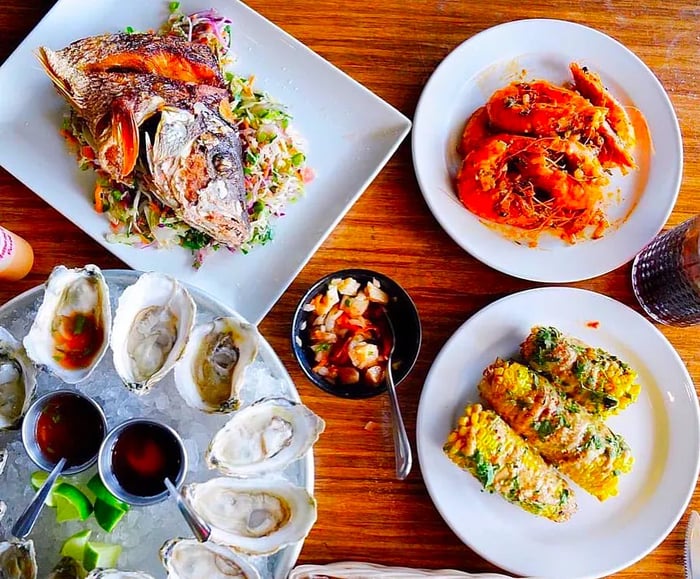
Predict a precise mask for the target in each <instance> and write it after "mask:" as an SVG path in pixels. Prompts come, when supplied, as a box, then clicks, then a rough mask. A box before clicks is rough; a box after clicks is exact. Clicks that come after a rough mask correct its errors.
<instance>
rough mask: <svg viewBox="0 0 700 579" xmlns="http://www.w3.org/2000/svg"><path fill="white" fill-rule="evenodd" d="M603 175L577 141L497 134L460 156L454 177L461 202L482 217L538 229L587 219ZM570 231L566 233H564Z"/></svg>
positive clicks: (581, 223)
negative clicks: (584, 213)
mask: <svg viewBox="0 0 700 579" xmlns="http://www.w3.org/2000/svg"><path fill="white" fill-rule="evenodd" d="M604 183H607V178H606V176H605V173H604V171H603V168H602V167H601V165H600V163H599V162H598V160H597V158H596V156H595V151H593V150H591V149H589V148H588V147H585V146H584V145H583V144H581V143H580V142H578V141H574V140H571V139H569V140H563V139H560V138H556V137H555V138H542V139H535V138H532V137H524V136H518V135H495V136H493V137H490V138H488V139H486V140H484V141H483V142H482V143H481V144H480V145H478V146H477V147H476V148H475V149H473V150H472V151H471V152H470V153H469V154H468V155H467V156H466V158H465V159H464V162H463V163H462V166H461V168H460V171H459V174H458V176H457V189H458V193H459V198H460V200H461V201H462V203H463V204H464V205H465V206H466V207H467V209H469V210H470V211H472V212H473V213H475V214H476V215H479V216H480V217H483V218H485V219H489V220H492V221H496V222H498V223H507V224H508V225H512V226H515V227H522V228H525V229H536V228H541V227H549V226H551V225H552V224H553V223H554V222H555V221H556V223H557V224H558V225H561V224H562V223H563V222H572V223H573V221H574V220H576V222H577V223H578V225H577V226H576V227H574V228H573V229H574V230H573V231H572V232H571V233H572V234H575V233H576V232H578V231H580V230H582V229H584V228H585V227H587V225H588V224H589V223H590V220H588V221H581V220H580V219H578V218H579V217H581V216H582V212H595V211H596V209H595V207H596V205H597V203H598V202H599V200H600V198H601V196H602V193H601V192H600V187H601V185H602V184H604ZM567 234H568V232H567Z"/></svg>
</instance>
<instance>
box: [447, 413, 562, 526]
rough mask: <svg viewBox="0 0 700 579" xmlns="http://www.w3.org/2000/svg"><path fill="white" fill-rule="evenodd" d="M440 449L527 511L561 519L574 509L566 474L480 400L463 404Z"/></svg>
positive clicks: (486, 488)
mask: <svg viewBox="0 0 700 579" xmlns="http://www.w3.org/2000/svg"><path fill="white" fill-rule="evenodd" d="M443 449H444V451H445V454H446V455H447V456H448V457H449V459H450V460H451V461H452V462H454V463H455V464H456V465H457V466H459V467H460V468H462V469H464V470H467V471H469V472H470V473H471V474H473V475H474V476H475V477H476V478H477V479H478V480H479V481H480V482H481V484H482V485H483V487H484V489H485V490H487V491H489V492H494V491H496V492H498V493H499V494H500V495H502V496H503V497H504V498H505V499H507V500H508V501H510V502H511V503H514V504H516V505H518V506H520V507H522V508H523V509H525V510H526V511H528V512H530V513H534V514H536V515H540V516H543V517H546V518H548V519H551V520H552V521H557V522H561V521H566V520H567V519H568V518H569V517H570V516H571V515H572V514H573V513H574V512H576V500H575V498H574V493H573V491H572V490H571V488H570V487H569V485H568V484H567V482H566V481H565V480H564V478H563V477H562V476H561V475H560V474H559V473H558V472H557V471H556V470H555V469H554V468H552V467H551V466H549V465H548V464H547V463H546V462H545V461H544V460H543V459H542V457H541V456H540V455H539V454H537V453H536V452H534V451H533V450H532V448H530V446H529V445H528V444H527V443H526V442H525V441H524V440H523V439H522V438H520V437H519V436H518V435H517V434H516V433H515V432H513V429H512V428H510V426H508V425H507V424H506V423H505V422H504V421H503V419H501V417H499V416H498V415H497V414H496V413H495V412H493V411H492V410H484V409H483V408H482V407H481V404H470V405H468V406H467V407H466V408H465V409H464V415H463V416H462V417H460V419H459V420H458V422H457V427H456V428H455V429H454V430H453V431H452V432H451V433H450V434H449V436H448V437H447V442H445V445H444V447H443Z"/></svg>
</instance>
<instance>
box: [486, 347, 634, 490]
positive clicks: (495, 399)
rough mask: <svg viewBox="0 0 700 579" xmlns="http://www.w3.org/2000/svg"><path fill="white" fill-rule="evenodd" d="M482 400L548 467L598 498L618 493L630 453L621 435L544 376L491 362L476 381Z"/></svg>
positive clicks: (515, 365) (629, 463)
mask: <svg viewBox="0 0 700 579" xmlns="http://www.w3.org/2000/svg"><path fill="white" fill-rule="evenodd" d="M479 392H480V393H481V396H482V397H483V398H484V400H485V401H486V402H488V403H489V404H490V405H491V406H492V407H493V408H494V410H495V411H496V412H497V413H498V414H499V415H500V416H501V417H502V418H503V420H505V421H506V422H507V423H508V424H509V425H510V426H511V427H512V428H513V430H515V432H517V433H518V434H519V435H520V436H522V437H523V438H524V439H525V440H526V441H528V442H529V443H530V444H531V445H532V447H533V448H534V449H535V450H536V451H537V452H539V453H540V454H541V455H542V457H543V458H544V459H545V460H546V461H547V462H549V463H550V464H551V465H553V466H555V467H556V468H557V469H559V471H560V472H562V473H563V474H565V475H567V476H568V477H569V478H571V480H573V481H574V482H575V483H577V484H578V485H580V486H581V487H582V488H583V489H585V490H586V491H587V492H589V493H591V494H592V495H593V496H595V497H596V498H598V499H599V500H601V501H604V500H605V499H608V498H610V497H612V496H615V495H617V493H618V482H619V479H620V475H622V474H624V473H627V472H629V471H630V470H631V469H632V463H633V462H634V457H633V456H632V453H631V451H630V448H629V446H628V445H627V443H626V442H625V440H624V439H623V438H622V436H620V435H618V434H615V433H614V432H613V431H612V430H610V428H609V427H608V426H606V425H605V423H604V422H603V421H602V420H600V419H599V418H597V417H595V416H593V415H592V414H590V413H589V412H587V411H586V410H585V409H584V408H582V407H581V406H580V405H579V404H578V403H577V402H574V401H572V400H569V399H567V398H566V397H565V396H564V395H563V394H562V393H561V392H559V391H558V390H557V389H556V388H555V387H554V386H553V385H552V384H551V383H550V382H549V380H547V379H546V378H545V377H543V376H540V375H538V374H537V373H536V372H534V371H533V370H531V369H530V368H528V367H527V366H523V365H522V364H518V363H517V362H507V361H504V360H500V359H498V360H496V361H495V362H494V363H493V364H491V365H490V366H489V367H488V368H486V370H484V376H483V378H482V380H481V382H480V383H479Z"/></svg>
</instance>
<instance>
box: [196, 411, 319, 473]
mask: <svg viewBox="0 0 700 579" xmlns="http://www.w3.org/2000/svg"><path fill="white" fill-rule="evenodd" d="M324 428H325V422H324V421H323V420H322V419H321V418H319V417H318V416H316V414H314V413H313V412H312V411H311V410H309V409H308V408H307V407H306V406H304V405H303V404H300V403H296V402H293V401H291V400H288V399H286V398H263V399H262V400H258V401H257V402H254V403H253V404H251V405H250V406H247V407H246V408H243V409H242V410H239V411H238V412H236V413H235V414H234V415H233V417H232V418H231V419H230V420H229V421H228V422H227V423H226V424H225V425H224V426H223V427H222V428H221V429H220V430H219V431H218V432H217V433H216V434H215V435H214V437H213V438H212V441H211V444H210V445H209V448H208V449H207V452H206V461H207V464H208V466H209V468H215V469H217V470H218V471H219V472H221V473H222V474H225V475H228V476H234V477H249V476H262V475H264V474H267V473H269V472H273V471H279V470H282V469H283V468H284V467H286V466H287V465H288V464H290V463H291V462H293V461H295V460H297V459H299V458H301V457H302V456H304V455H305V454H306V452H307V451H308V450H309V449H310V448H311V447H312V446H313V444H314V443H315V442H316V441H317V440H318V437H319V435H320V434H321V433H322V432H323V430H324Z"/></svg>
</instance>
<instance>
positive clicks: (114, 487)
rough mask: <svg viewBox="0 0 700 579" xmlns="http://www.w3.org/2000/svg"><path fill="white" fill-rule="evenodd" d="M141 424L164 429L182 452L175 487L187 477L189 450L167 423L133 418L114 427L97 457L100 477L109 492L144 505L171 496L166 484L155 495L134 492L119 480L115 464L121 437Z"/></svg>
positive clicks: (134, 504) (138, 504)
mask: <svg viewBox="0 0 700 579" xmlns="http://www.w3.org/2000/svg"><path fill="white" fill-rule="evenodd" d="M141 425H148V426H152V427H155V428H158V429H160V430H162V431H163V432H165V433H166V434H168V435H169V436H170V437H172V439H173V441H174V442H175V444H176V445H177V447H178V450H179V452H180V468H179V470H178V473H177V475H176V476H175V480H171V482H172V483H173V484H174V485H175V487H179V486H180V485H181V484H182V482H183V481H184V479H185V474H186V472H187V451H186V450H185V445H184V443H183V442H182V439H181V438H180V435H179V434H178V433H177V432H176V431H175V430H174V429H173V428H171V427H170V426H168V425H167V424H163V423H162V422H157V421H155V420H148V419H145V418H132V419H130V420H127V421H125V422H122V423H121V424H119V425H118V426H116V427H114V428H113V429H112V430H111V431H110V432H109V433H108V434H107V436H106V438H105V439H104V441H103V442H102V446H101V447H100V452H99V456H98V459H97V469H98V472H99V473H100V478H101V479H102V482H103V484H104V485H105V487H107V490H109V492H111V493H112V494H113V495H114V496H115V497H117V498H118V499H120V500H122V501H124V502H125V503H128V504H130V505H133V506H140V507H143V506H148V505H153V504H156V503H159V502H161V501H164V500H166V499H167V498H168V497H169V496H170V493H169V491H168V489H167V488H166V487H165V484H164V485H163V491H162V492H160V493H158V494H155V495H136V494H132V493H131V492H129V491H127V490H126V489H125V488H124V487H123V486H122V485H121V483H120V482H119V479H118V478H117V476H116V474H115V473H114V464H113V459H114V454H113V453H114V447H115V445H116V444H117V441H118V440H119V437H120V436H121V435H122V434H124V432H126V431H127V430H129V429H130V428H133V427H134V426H141Z"/></svg>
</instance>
